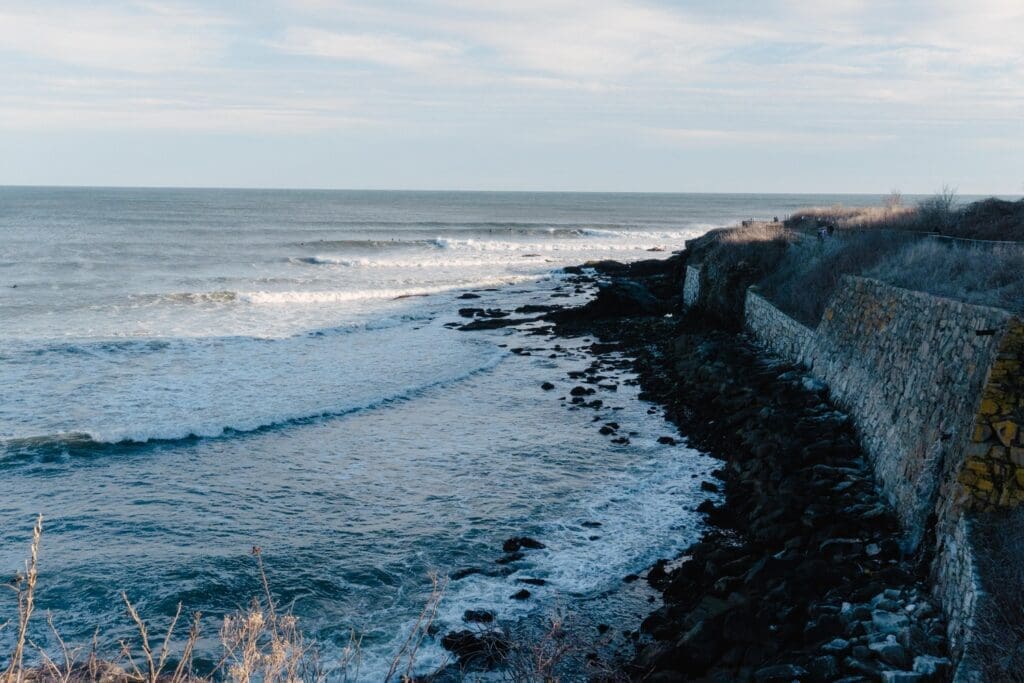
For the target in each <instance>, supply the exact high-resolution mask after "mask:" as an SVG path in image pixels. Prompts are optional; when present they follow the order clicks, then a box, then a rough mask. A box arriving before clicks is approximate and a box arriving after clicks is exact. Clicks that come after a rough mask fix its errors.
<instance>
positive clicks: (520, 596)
mask: <svg viewBox="0 0 1024 683" xmlns="http://www.w3.org/2000/svg"><path fill="white" fill-rule="evenodd" d="M530 595H531V593H530V591H528V590H526V589H525V588H523V589H522V590H519V591H517V592H515V593H513V594H512V599H513V600H528V599H529V597H530Z"/></svg>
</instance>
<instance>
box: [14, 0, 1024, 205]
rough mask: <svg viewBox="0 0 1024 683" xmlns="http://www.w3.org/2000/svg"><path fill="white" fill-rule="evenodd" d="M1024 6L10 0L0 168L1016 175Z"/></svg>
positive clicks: (614, 177) (810, 186)
mask: <svg viewBox="0 0 1024 683" xmlns="http://www.w3.org/2000/svg"><path fill="white" fill-rule="evenodd" d="M1022 36H1024V2H1022V1H1021V0H970V2H967V1H965V0H955V1H952V0H905V1H900V0H891V1H868V0H828V1H827V2H824V1H823V2H819V1H817V0H814V1H810V0H808V1H799V2H798V1H795V0H794V1H786V0H758V1H754V0H751V1H748V2H740V1H739V0H701V1H695V2H668V1H664V0H663V1H660V2H658V1H650V2H639V1H637V2H632V1H629V2H627V1H625V0H582V1H577V0H544V1H540V0H492V1H487V0H478V1H471V0H404V1H401V2H399V1H394V0H377V1H375V2H369V1H344V0H342V1H336V0H252V1H251V2H226V1H225V2H198V1H193V2H177V1H176V0H153V1H148V0H140V1H128V0H125V1H115V0H98V1H95V2H84V1H80V2H58V1H50V0H33V1H28V2H20V1H18V0H0V60H2V61H0V66H2V68H0V184H87V185H175V186H256V187H336V188H413V189H499V190H500V189H508V190H517V189H536V190H624V191H694V192H700V191H723V192H725V191H750V192H757V191H764V192H786V191H792V192H833V191H834V192H879V193H882V192H886V191H888V190H889V189H891V188H897V187H898V188H901V189H902V190H903V191H904V192H907V193H913V192H919V193H928V192H932V191H934V190H936V189H938V188H939V187H941V186H942V185H943V184H949V185H951V186H955V187H957V188H959V190H960V191H961V192H962V193H1004V194H1019V193H1020V192H1021V191H1022V189H1024V48H1022V43H1024V38H1022Z"/></svg>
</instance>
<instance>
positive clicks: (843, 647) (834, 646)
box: [821, 638, 850, 655]
mask: <svg viewBox="0 0 1024 683" xmlns="http://www.w3.org/2000/svg"><path fill="white" fill-rule="evenodd" d="M849 649H850V641H848V640H844V639H843V638H836V639H834V640H831V641H829V642H828V643H825V644H824V645H822V646H821V651H822V652H826V653H828V654H830V655H842V654H846V652H847V651H848V650H849Z"/></svg>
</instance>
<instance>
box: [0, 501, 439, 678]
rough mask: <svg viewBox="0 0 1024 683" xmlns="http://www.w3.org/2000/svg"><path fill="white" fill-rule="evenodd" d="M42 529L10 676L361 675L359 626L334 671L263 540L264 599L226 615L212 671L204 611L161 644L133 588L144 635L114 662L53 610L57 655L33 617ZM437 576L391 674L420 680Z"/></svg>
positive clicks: (22, 579)
mask: <svg viewBox="0 0 1024 683" xmlns="http://www.w3.org/2000/svg"><path fill="white" fill-rule="evenodd" d="M42 534H43V517H42V515H40V516H39V517H38V518H37V519H36V523H35V527H34V529H33V532H32V545H31V551H30V556H29V559H28V561H26V563H25V572H24V574H20V573H19V574H18V576H17V577H16V578H15V581H14V584H13V585H11V586H9V587H10V588H11V590H13V591H14V592H15V593H16V595H17V605H18V621H17V640H16V644H15V647H14V650H13V652H12V653H11V656H10V663H9V664H8V665H7V668H6V669H5V670H4V671H3V681H2V683H26V682H31V683H81V682H84V681H102V682H104V683H199V682H203V681H213V680H230V681H233V682H235V683H251V682H254V681H259V682H260V683H297V682H299V681H315V682H317V683H319V682H320V681H324V680H326V679H327V678H328V677H329V678H331V679H332V680H341V681H348V680H358V679H359V664H360V660H361V649H360V647H361V642H362V641H361V639H360V638H359V637H357V636H356V634H355V632H353V633H352V635H351V638H350V640H349V643H348V645H347V646H346V647H344V648H343V649H342V651H341V654H340V657H339V659H338V661H337V662H335V663H334V666H333V667H331V669H330V671H327V670H325V669H324V667H323V666H322V665H321V661H320V657H319V653H318V652H317V650H316V647H315V644H314V643H312V642H310V641H307V640H306V639H305V638H304V637H303V635H302V632H301V631H300V629H299V627H298V619H297V618H296V617H295V616H294V615H292V614H290V613H288V612H282V611H281V610H280V609H279V608H278V606H277V604H276V603H275V601H274V599H273V596H272V595H271V592H270V583H269V581H268V580H267V574H266V571H265V569H264V566H263V558H262V553H261V551H260V549H259V548H258V547H254V548H253V550H252V555H253V556H254V557H255V558H256V566H257V569H258V571H259V577H260V582H261V584H262V587H263V596H262V599H260V598H254V599H253V600H252V602H251V603H250V605H249V607H248V608H247V609H245V610H241V611H239V612H237V613H235V614H232V615H228V616H226V617H225V618H224V621H223V624H222V625H221V628H220V634H219V635H220V642H221V647H222V648H223V654H222V657H221V659H220V661H219V662H218V663H217V665H216V666H215V667H214V669H213V671H211V672H210V673H209V674H206V675H199V674H197V673H195V671H194V670H193V655H194V652H195V646H196V643H197V641H198V640H199V634H200V622H201V618H202V617H201V615H200V614H199V613H198V612H197V613H195V614H194V615H193V616H192V621H191V625H190V627H189V630H188V634H187V636H186V638H185V642H184V644H183V645H182V646H181V647H180V648H176V647H174V646H173V641H174V634H175V629H176V627H177V625H178V622H179V620H180V618H181V612H182V606H181V604H180V603H179V604H178V608H177V610H176V612H175V614H174V617H173V618H172V619H171V623H170V625H169V626H168V628H167V630H166V632H164V633H163V634H162V636H161V637H160V641H159V644H156V643H154V641H153V640H152V639H151V635H150V626H149V625H148V624H147V623H146V622H145V621H144V620H143V618H142V617H141V616H140V615H139V612H138V610H137V609H136V607H135V605H134V604H133V603H132V602H131V600H130V599H129V597H128V595H127V593H122V594H121V597H122V599H123V600H124V603H125V608H126V610H127V614H128V617H129V618H130V619H131V621H132V623H133V624H134V625H135V629H136V632H137V634H138V637H137V642H134V643H133V642H130V641H127V640H125V641H121V643H120V646H121V647H120V653H119V657H118V658H117V659H115V660H113V661H111V660H103V659H101V658H100V657H99V656H98V640H99V637H98V636H99V634H98V633H97V634H94V636H93V641H92V647H91V649H90V651H89V655H88V657H87V658H86V659H85V661H80V659H79V658H80V655H81V653H82V651H83V649H84V648H82V647H77V648H71V647H68V645H67V644H66V643H65V641H64V640H63V639H62V638H61V636H60V634H59V633H58V632H57V629H56V628H55V627H54V625H53V619H52V617H49V616H48V617H47V623H48V625H49V628H50V631H51V633H52V634H53V637H54V642H55V643H56V645H57V648H58V649H59V656H58V657H56V659H57V660H59V661H55V658H54V657H52V656H51V654H49V653H47V652H46V651H45V650H44V649H43V648H42V647H39V646H37V645H36V644H35V643H33V642H32V641H31V640H30V639H29V637H28V630H29V622H30V621H31V619H32V615H33V612H34V611H35V594H36V584H37V581H38V565H39V546H40V541H41V540H42ZM431 579H432V583H433V590H432V592H431V595H430V598H429V600H428V601H427V604H426V607H424V609H423V611H422V613H421V614H420V617H419V619H418V620H417V622H416V624H415V626H414V628H413V630H412V632H411V633H410V634H409V637H408V638H407V639H406V641H405V643H404V645H403V646H402V648H401V649H400V650H399V651H398V653H397V654H396V655H395V657H394V660H393V662H392V665H391V670H390V671H389V672H388V675H387V678H386V679H385V680H386V681H391V680H393V679H396V676H397V680H401V681H410V680H412V671H413V668H414V666H415V662H416V654H417V652H418V650H419V648H420V645H421V644H422V642H423V639H424V638H425V637H426V635H427V633H428V631H429V630H430V628H431V625H432V624H433V621H434V617H435V616H436V614H437V608H438V604H439V602H440V600H441V597H442V596H443V594H444V589H445V586H446V584H447V580H446V579H445V580H443V581H442V580H438V578H437V577H436V576H432V577H431ZM0 628H3V626H0ZM26 645H30V646H32V647H33V648H35V650H36V651H37V652H38V654H39V658H40V663H39V664H38V665H31V666H28V667H26V666H25V647H26ZM175 660H176V663H174V662H175ZM172 664H173V668H171V667H172Z"/></svg>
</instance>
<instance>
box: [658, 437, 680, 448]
mask: <svg viewBox="0 0 1024 683" xmlns="http://www.w3.org/2000/svg"><path fill="white" fill-rule="evenodd" d="M658 443H660V444H664V445H666V446H675V445H676V444H677V443H679V442H678V441H676V440H675V439H674V438H673V437H671V436H659V437H658Z"/></svg>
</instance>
